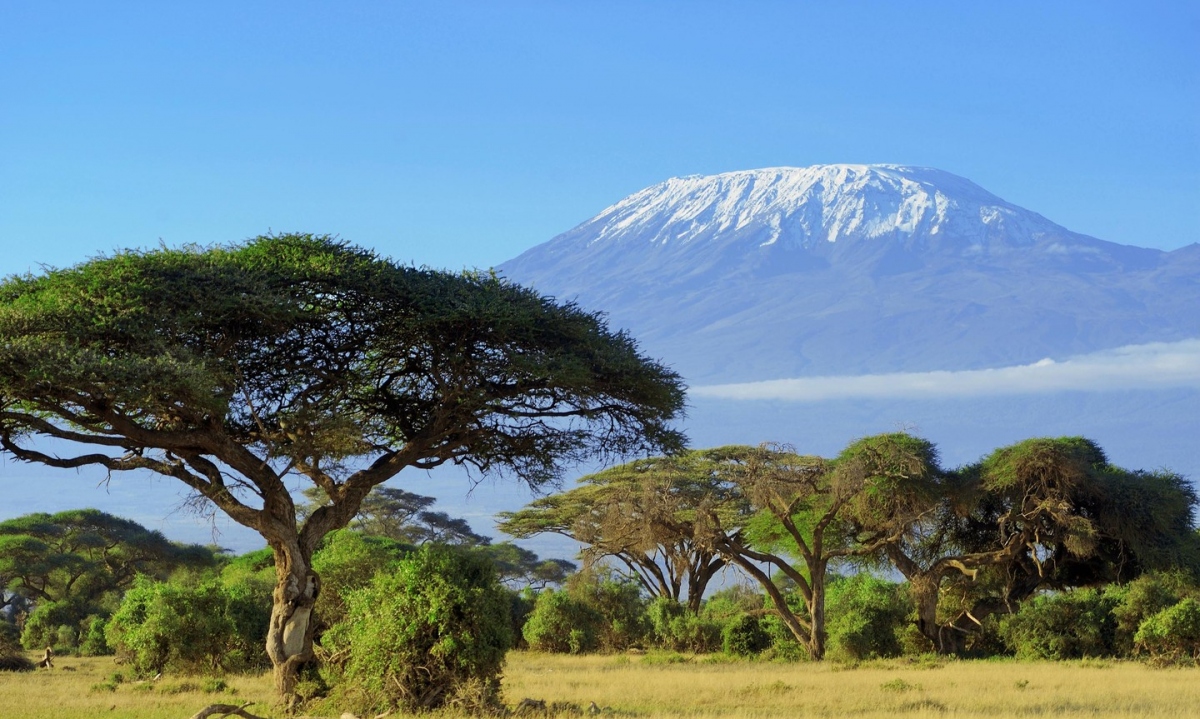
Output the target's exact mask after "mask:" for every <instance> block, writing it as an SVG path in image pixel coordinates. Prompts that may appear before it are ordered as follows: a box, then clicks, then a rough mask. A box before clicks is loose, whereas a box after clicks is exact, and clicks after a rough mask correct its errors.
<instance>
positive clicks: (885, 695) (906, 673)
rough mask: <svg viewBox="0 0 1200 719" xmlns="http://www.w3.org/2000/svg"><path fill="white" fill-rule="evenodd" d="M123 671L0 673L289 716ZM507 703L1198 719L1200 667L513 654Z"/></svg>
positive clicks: (0, 690)
mask: <svg viewBox="0 0 1200 719" xmlns="http://www.w3.org/2000/svg"><path fill="white" fill-rule="evenodd" d="M30 656H31V658H32V655H30ZM120 673H121V667H120V666H118V665H117V664H116V663H115V662H114V660H113V659H112V658H111V657H92V658H73V657H71V658H68V657H64V658H63V659H62V661H60V662H58V663H57V664H56V666H55V668H54V669H51V670H39V671H37V672H33V673H0V716H2V717H5V719H84V718H86V717H109V718H111V719H134V718H137V719H176V718H178V719H186V718H187V717H190V716H192V715H193V714H194V713H195V712H197V711H199V710H200V709H201V708H203V707H205V706H207V705H210V704H234V705H242V704H245V703H247V702H253V704H251V705H250V706H248V707H247V711H250V712H253V713H254V714H256V715H258V716H265V717H276V716H283V712H282V711H281V710H279V709H277V708H275V707H274V706H273V705H272V702H273V697H274V694H273V691H272V689H273V687H272V684H271V679H270V675H269V674H262V675H241V676H237V675H234V676H227V677H224V678H219V679H218V678H212V677H187V676H164V677H162V678H160V679H159V680H158V681H157V682H136V681H122V682H120V683H116V684H115V687H114V682H113V681H112V679H113V677H114V675H117V674H120ZM504 695H505V701H506V703H507V704H508V706H510V707H515V706H516V705H517V704H518V703H519V702H520V701H521V700H522V699H524V698H531V699H538V700H542V701H544V702H545V704H546V706H547V707H548V708H555V707H556V706H557V708H558V709H559V711H549V712H547V713H548V714H549V715H552V716H571V715H575V714H580V715H582V714H584V712H586V710H587V709H588V707H589V706H590V704H591V703H593V702H594V703H595V704H596V706H597V707H598V708H599V710H600V715H601V716H615V717H712V718H714V719H715V718H722V719H724V718H728V719H749V718H751V717H753V718H759V717H762V718H767V717H862V718H863V719H874V718H875V717H1114V718H1116V717H1190V716H1200V669H1197V668H1172V669H1157V668H1153V667H1149V666H1146V665H1145V664H1141V663H1135V662H1122V661H1096V660H1083V661H1075V662H1028V661H1016V660H1001V661H994V660H993V661H967V660H949V661H943V660H930V661H922V660H882V661H874V662H864V663H860V664H856V665H848V664H839V663H834V662H825V663H822V664H813V663H807V662H793V663H777V662H755V661H727V660H723V659H720V658H719V657H718V656H716V655H714V656H711V657H706V656H688V655H680V654H674V653H666V654H659V653H649V654H617V655H607V656H605V655H589V656H579V657H576V656H561V655H546V654H538V653H530V652H513V653H512V654H511V655H510V656H509V659H508V664H507V668H506V671H505V675H504ZM531 715H540V716H544V715H546V713H542V712H537V713H536V714H531ZM307 716H312V717H340V716H341V711H340V710H339V709H338V708H337V707H332V706H331V707H321V706H316V707H312V708H311V709H310V710H309V714H307ZM393 716H404V715H402V714H397V715H393ZM426 716H429V715H426ZM434 716H442V717H455V716H456V715H455V714H454V713H453V712H439V713H437V714H435V715H434Z"/></svg>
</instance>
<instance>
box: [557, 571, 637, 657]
mask: <svg viewBox="0 0 1200 719" xmlns="http://www.w3.org/2000/svg"><path fill="white" fill-rule="evenodd" d="M567 593H568V594H569V595H570V596H571V597H572V598H573V599H575V600H576V601H578V602H580V603H581V604H584V605H586V606H588V607H591V608H592V609H593V610H595V612H596V614H597V615H598V616H599V617H600V623H599V624H598V625H597V627H596V642H597V644H598V646H599V649H600V650H601V651H605V652H614V651H623V650H625V649H628V648H630V647H632V646H636V645H638V644H640V643H641V642H642V640H643V639H644V638H645V636H646V632H647V631H648V629H649V627H648V626H647V624H646V600H645V599H643V598H642V593H641V588H640V587H639V586H638V585H637V584H636V583H635V582H633V581H630V580H629V579H627V578H625V577H622V576H620V575H618V574H616V573H614V572H609V571H600V570H597V569H592V570H589V571H584V572H578V573H576V574H574V575H572V576H571V578H570V579H569V580H568V581H567Z"/></svg>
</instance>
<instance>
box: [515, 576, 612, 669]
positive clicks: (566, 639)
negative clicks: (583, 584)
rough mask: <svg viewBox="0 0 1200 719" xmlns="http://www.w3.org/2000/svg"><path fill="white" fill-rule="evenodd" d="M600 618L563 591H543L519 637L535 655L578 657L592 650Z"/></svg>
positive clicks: (601, 618) (600, 623)
mask: <svg viewBox="0 0 1200 719" xmlns="http://www.w3.org/2000/svg"><path fill="white" fill-rule="evenodd" d="M603 624H604V617H602V616H601V615H600V613H599V612H598V611H596V610H595V609H593V608H592V607H589V606H588V605H586V604H584V603H583V602H580V601H578V600H576V599H574V598H572V597H571V596H570V595H569V594H567V592H566V591H555V590H553V589H547V590H545V591H543V592H542V593H541V594H538V597H537V601H536V602H535V603H534V605H533V611H532V612H530V614H529V619H527V620H526V621H525V628H524V629H523V630H522V634H523V635H524V637H525V641H526V642H527V643H528V644H529V648H530V649H533V650H534V651H539V652H557V653H561V654H565V653H568V652H570V653H572V654H580V653H583V652H590V651H593V650H595V649H596V647H597V644H598V641H597V638H596V635H597V634H598V633H599V630H600V627H601V626H602V625H603Z"/></svg>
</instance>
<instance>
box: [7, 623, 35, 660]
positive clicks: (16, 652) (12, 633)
mask: <svg viewBox="0 0 1200 719" xmlns="http://www.w3.org/2000/svg"><path fill="white" fill-rule="evenodd" d="M5 626H11V627H12V630H8V631H5V630H4V627H5ZM28 671H33V662H31V661H29V660H28V659H26V658H25V655H24V654H22V653H21V647H20V644H19V643H18V642H17V637H16V627H15V626H13V625H11V624H8V623H7V622H2V621H0V672H28Z"/></svg>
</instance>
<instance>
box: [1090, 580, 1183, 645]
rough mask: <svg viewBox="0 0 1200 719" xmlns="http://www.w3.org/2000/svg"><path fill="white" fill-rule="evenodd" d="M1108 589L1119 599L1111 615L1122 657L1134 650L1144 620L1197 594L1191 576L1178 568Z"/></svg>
mask: <svg viewBox="0 0 1200 719" xmlns="http://www.w3.org/2000/svg"><path fill="white" fill-rule="evenodd" d="M1109 591H1110V592H1112V593H1114V595H1115V596H1117V597H1118V598H1119V600H1120V603H1119V604H1118V605H1117V606H1116V607H1115V608H1113V617H1114V618H1115V619H1116V622H1117V632H1116V650H1117V654H1119V655H1121V656H1128V655H1130V654H1132V653H1133V652H1134V636H1135V635H1136V634H1137V631H1138V629H1139V628H1140V627H1141V626H1142V623H1143V622H1145V621H1146V620H1147V619H1149V618H1150V617H1152V616H1154V615H1155V614H1158V613H1159V612H1161V611H1163V610H1164V609H1167V608H1168V607H1172V606H1174V605H1175V604H1178V603H1179V602H1180V601H1181V600H1182V599H1184V598H1185V597H1189V596H1191V597H1197V596H1200V589H1198V588H1197V587H1196V585H1195V583H1194V582H1193V580H1192V578H1191V576H1190V575H1188V574H1185V573H1183V572H1179V571H1175V572H1152V573H1149V574H1143V575H1142V576H1140V577H1138V578H1137V579H1135V580H1134V581H1132V582H1130V583H1129V584H1127V585H1126V586H1124V587H1122V588H1120V589H1119V590H1114V589H1110V590H1109ZM1118 592H1119V593H1118Z"/></svg>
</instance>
